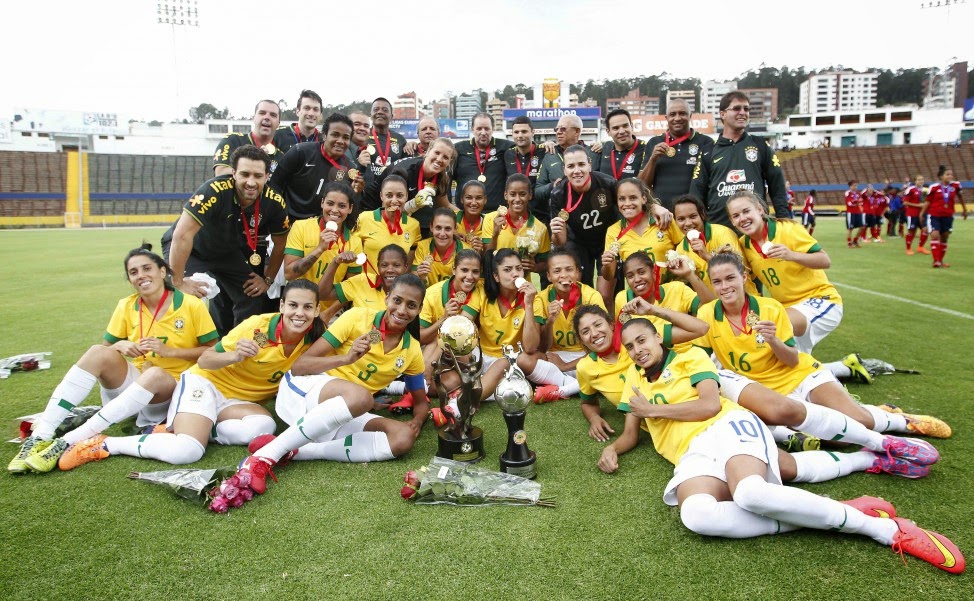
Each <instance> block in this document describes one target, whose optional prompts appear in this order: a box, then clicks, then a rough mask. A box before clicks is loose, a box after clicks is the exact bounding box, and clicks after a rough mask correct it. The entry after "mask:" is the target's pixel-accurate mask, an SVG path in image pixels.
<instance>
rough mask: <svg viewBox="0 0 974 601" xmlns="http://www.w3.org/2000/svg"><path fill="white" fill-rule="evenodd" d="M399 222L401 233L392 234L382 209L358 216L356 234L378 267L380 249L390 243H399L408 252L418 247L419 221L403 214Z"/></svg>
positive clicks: (370, 258) (370, 259) (367, 254)
mask: <svg viewBox="0 0 974 601" xmlns="http://www.w3.org/2000/svg"><path fill="white" fill-rule="evenodd" d="M399 224H400V225H401V226H402V233H401V234H390V233H389V228H388V226H386V222H385V221H383V220H382V210H381V209H376V210H374V211H370V212H368V213H362V214H361V215H359V216H358V228H357V229H356V232H355V233H356V235H357V236H358V237H359V239H360V240H361V243H362V248H363V249H364V250H363V252H364V253H365V254H366V256H367V257H368V258H369V261H370V262H371V263H372V265H374V266H375V267H376V268H378V266H379V251H380V250H382V248H383V247H385V246H388V245H390V244H398V245H399V246H401V247H402V249H403V250H404V251H406V254H409V251H411V250H412V249H414V248H416V244H417V243H418V242H419V237H420V232H419V222H418V221H416V220H415V219H413V218H412V217H410V216H408V215H406V214H405V213H403V214H402V219H400V222H399Z"/></svg>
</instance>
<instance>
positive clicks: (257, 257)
mask: <svg viewBox="0 0 974 601" xmlns="http://www.w3.org/2000/svg"><path fill="white" fill-rule="evenodd" d="M250 264H251V265H253V266H254V267H257V266H258V265H260V255H258V254H257V252H256V251H255V252H254V254H252V255H250Z"/></svg>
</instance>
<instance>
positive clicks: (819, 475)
mask: <svg viewBox="0 0 974 601" xmlns="http://www.w3.org/2000/svg"><path fill="white" fill-rule="evenodd" d="M791 456H792V457H793V458H794V460H795V465H796V468H797V470H796V475H795V479H794V480H792V482H825V481H826V480H833V479H835V478H839V477H841V476H848V475H849V474H851V473H853V472H864V471H866V470H867V469H869V468H870V467H872V465H873V463H874V462H875V461H876V456H875V455H873V454H872V453H870V452H869V451H856V452H855V453H832V452H830V451H802V452H800V453H792V454H791Z"/></svg>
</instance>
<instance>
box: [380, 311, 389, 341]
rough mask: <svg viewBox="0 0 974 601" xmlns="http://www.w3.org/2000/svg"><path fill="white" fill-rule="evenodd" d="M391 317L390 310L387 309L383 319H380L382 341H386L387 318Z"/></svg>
mask: <svg viewBox="0 0 974 601" xmlns="http://www.w3.org/2000/svg"><path fill="white" fill-rule="evenodd" d="M387 319H389V312H388V311H386V312H385V314H383V316H382V319H380V320H379V334H382V342H385V341H386V320H387Z"/></svg>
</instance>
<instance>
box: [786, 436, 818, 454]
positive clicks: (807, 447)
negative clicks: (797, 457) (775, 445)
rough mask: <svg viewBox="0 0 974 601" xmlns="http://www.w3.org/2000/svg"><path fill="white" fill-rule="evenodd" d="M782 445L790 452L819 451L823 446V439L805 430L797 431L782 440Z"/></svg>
mask: <svg viewBox="0 0 974 601" xmlns="http://www.w3.org/2000/svg"><path fill="white" fill-rule="evenodd" d="M781 446H782V447H783V448H784V449H785V450H786V451H788V452H789V453H798V452H801V451H817V450H819V449H820V448H822V441H821V440H820V439H818V438H816V437H815V436H810V435H808V434H805V433H804V432H795V433H794V434H792V435H791V436H789V437H788V440H786V441H784V442H782V443H781Z"/></svg>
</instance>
